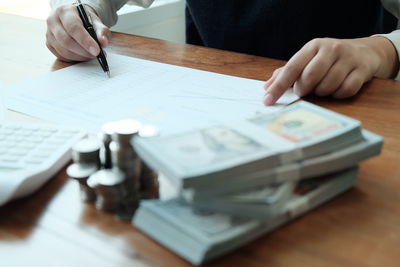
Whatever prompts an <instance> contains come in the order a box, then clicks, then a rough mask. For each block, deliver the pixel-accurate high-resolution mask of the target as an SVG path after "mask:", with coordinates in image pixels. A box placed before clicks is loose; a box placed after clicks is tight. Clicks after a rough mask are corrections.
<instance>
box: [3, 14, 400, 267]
mask: <svg viewBox="0 0 400 267" xmlns="http://www.w3.org/2000/svg"><path fill="white" fill-rule="evenodd" d="M0 25H1V26H0V36H1V40H0V66H1V67H0V68H1V71H0V80H1V81H2V82H4V83H6V84H11V83H14V82H18V81H22V80H24V79H29V78H31V77H35V76H37V75H41V74H45V73H47V72H49V71H54V70H57V69H60V68H63V67H65V66H68V65H69V64H66V63H62V62H60V61H57V60H56V59H55V57H54V56H52V54H51V53H50V52H48V51H47V48H46V46H45V27H46V26H45V22H44V21H40V20H34V19H28V18H23V17H18V16H12V15H5V14H0ZM107 52H109V53H110V52H113V53H119V54H123V55H128V56H133V57H138V58H143V59H148V60H154V61H158V62H164V63H169V64H174V65H179V66H185V67H190V68H196V69H202V70H207V71H212V72H218V73H223V74H229V75H234V76H239V77H246V78H252V79H258V80H265V79H266V78H268V77H269V76H270V75H271V74H272V71H273V70H274V69H275V68H277V67H279V66H281V65H282V64H284V62H282V61H277V60H271V59H267V58H262V57H256V56H251V55H244V54H237V53H232V52H226V51H221V50H215V49H207V48H203V47H196V46H190V45H182V44H175V43H170V42H166V41H161V40H156V39H149V38H144V37H139V36H131V35H125V34H119V33H115V34H113V38H112V41H111V46H110V48H108V49H107ZM111 68H112V67H111ZM305 100H307V101H310V102H312V103H315V104H317V105H320V106H323V107H325V108H328V109H330V110H334V111H337V112H339V113H342V114H345V115H348V116H351V117H353V118H355V119H358V120H360V121H361V122H362V125H363V127H364V128H366V129H368V130H370V131H373V132H375V133H377V134H379V135H381V136H383V137H384V140H385V141H384V148H383V152H382V154H381V155H380V156H379V157H376V158H373V159H370V160H368V161H366V162H363V163H362V164H361V172H360V175H359V179H358V181H357V184H356V186H355V188H353V189H351V190H349V191H348V192H346V193H344V194H342V195H341V196H339V197H337V198H335V199H334V200H332V201H330V202H328V203H327V204H325V205H323V206H321V207H319V208H317V209H315V210H313V211H311V212H309V213H308V214H306V215H304V216H302V217H300V218H298V219H296V220H294V221H292V222H290V223H288V224H286V225H285V226H283V227H281V228H279V229H278V230H276V231H274V232H273V233H270V234H267V235H265V236H263V237H261V238H259V239H258V240H256V241H254V242H252V243H250V244H248V245H245V246H243V247H242V248H240V249H238V250H237V251H235V252H233V253H230V254H228V255H226V256H224V257H222V258H221V259H218V260H216V261H213V262H211V263H209V264H206V266H308V267H312V266H365V267H367V266H371V267H372V266H399V264H400V263H399V262H400V193H399V192H400V83H399V82H396V81H391V80H379V79H374V80H372V81H371V82H369V83H368V84H366V85H365V86H364V88H363V89H362V91H361V93H359V94H358V95H357V96H356V97H354V98H351V99H347V100H340V101H339V100H334V99H331V98H317V97H313V96H310V97H307V98H305ZM260 101H261V99H260ZM10 116H11V117H12V118H15V119H18V120H27V119H28V118H27V117H26V116H21V115H19V114H16V113H10ZM2 179H3V178H2ZM0 266H7V267H9V266H30V267H32V266H174V267H175V266H190V264H189V263H188V262H187V261H185V260H183V259H182V258H180V257H178V256H177V255H175V254H174V253H172V252H171V251H169V250H168V249H166V248H164V247H163V246H161V245H160V244H158V243H157V242H155V241H153V240H152V239H150V238H149V237H147V236H146V235H144V234H142V233H141V232H140V231H138V230H137V229H135V228H134V227H133V226H132V225H130V224H129V223H124V222H120V221H118V220H117V219H115V218H114V217H113V216H112V215H110V214H107V213H103V212H99V211H97V210H96V209H95V208H94V207H93V206H92V205H90V204H83V203H81V202H80V200H79V189H78V185H77V184H76V183H74V181H69V180H68V179H67V177H66V174H65V170H64V169H63V170H62V171H61V172H60V173H59V174H58V175H56V176H55V177H54V179H52V180H51V181H50V182H48V183H47V184H46V185H45V186H44V187H43V188H41V189H40V190H39V191H38V192H36V193H35V194H34V195H32V196H30V197H27V198H25V199H21V200H18V201H15V202H12V203H9V204H7V205H5V206H3V207H0Z"/></svg>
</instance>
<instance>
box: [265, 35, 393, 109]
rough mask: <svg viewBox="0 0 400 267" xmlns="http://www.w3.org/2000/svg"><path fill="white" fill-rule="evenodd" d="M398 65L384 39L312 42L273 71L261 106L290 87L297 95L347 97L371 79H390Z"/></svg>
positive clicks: (277, 97) (368, 38)
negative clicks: (312, 93)
mask: <svg viewBox="0 0 400 267" xmlns="http://www.w3.org/2000/svg"><path fill="white" fill-rule="evenodd" d="M398 64H399V62H398V57H397V52H396V49H395V48H394V46H393V45H392V43H391V42H390V41H389V40H388V39H387V38H385V37H378V36H377V37H367V38H360V39H331V38H323V39H314V40H311V41H310V42H308V43H307V44H306V45H304V47H303V48H302V49H300V50H299V51H298V52H297V53H296V54H295V55H294V56H293V57H292V58H291V59H290V60H289V61H288V62H287V63H286V65H285V66H283V67H281V68H279V69H277V70H275V71H274V73H273V75H272V77H271V78H270V79H269V80H268V81H267V82H266V83H265V85H264V88H265V91H266V92H265V97H264V104H266V105H272V104H274V103H275V102H276V101H277V100H278V99H279V97H280V96H281V95H282V94H283V93H284V92H285V91H286V90H287V89H288V88H290V87H293V89H294V92H295V93H296V94H298V95H299V96H304V95H307V94H309V93H311V92H314V93H315V94H316V95H319V96H327V95H332V96H333V97H335V98H346V97H351V96H354V95H355V94H356V93H357V92H358V91H359V90H360V88H361V87H362V85H363V84H364V83H365V82H367V81H369V80H370V79H371V78H372V77H374V76H376V77H382V78H389V77H391V76H393V74H394V73H395V72H396V71H397V70H398Z"/></svg>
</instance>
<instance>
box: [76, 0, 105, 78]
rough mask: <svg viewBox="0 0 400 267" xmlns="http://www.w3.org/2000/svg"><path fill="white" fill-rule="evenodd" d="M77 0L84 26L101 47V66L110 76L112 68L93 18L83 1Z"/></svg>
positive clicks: (99, 56) (99, 59) (99, 58)
mask: <svg viewBox="0 0 400 267" xmlns="http://www.w3.org/2000/svg"><path fill="white" fill-rule="evenodd" d="M77 2H78V4H77V5H76V8H77V9H78V13H79V17H81V20H82V23H83V26H84V27H85V29H86V30H87V31H88V33H89V34H90V36H92V38H93V39H94V40H95V41H96V42H97V44H98V45H99V47H100V53H99V54H98V55H97V60H98V61H99V63H100V66H101V67H102V68H103V71H104V72H105V73H107V76H108V78H110V70H109V68H108V64H107V60H106V56H105V54H104V51H103V49H102V48H101V45H100V42H99V40H98V39H97V36H96V32H95V31H94V28H93V24H92V23H91V21H92V20H91V18H90V16H88V13H86V10H85V7H84V6H83V4H82V3H81V1H80V0H77Z"/></svg>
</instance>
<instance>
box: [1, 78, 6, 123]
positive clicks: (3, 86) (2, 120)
mask: <svg viewBox="0 0 400 267" xmlns="http://www.w3.org/2000/svg"><path fill="white" fill-rule="evenodd" d="M4 98H5V85H4V84H3V82H2V81H0V123H4V122H5V121H6V108H5V106H4Z"/></svg>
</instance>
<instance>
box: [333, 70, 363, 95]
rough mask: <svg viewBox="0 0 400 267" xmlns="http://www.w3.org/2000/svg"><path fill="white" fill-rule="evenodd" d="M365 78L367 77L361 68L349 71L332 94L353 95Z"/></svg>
mask: <svg viewBox="0 0 400 267" xmlns="http://www.w3.org/2000/svg"><path fill="white" fill-rule="evenodd" d="M366 80H367V79H366V78H365V75H364V73H363V72H362V71H361V70H359V69H354V70H353V71H352V72H350V74H349V75H348V76H347V77H346V79H345V80H344V81H343V83H342V84H341V85H340V87H339V88H338V90H337V91H336V92H334V93H333V95H332V96H333V97H335V98H346V97H351V96H354V95H355V94H357V92H358V91H359V90H360V89H361V87H362V85H363V84H364V82H366Z"/></svg>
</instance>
